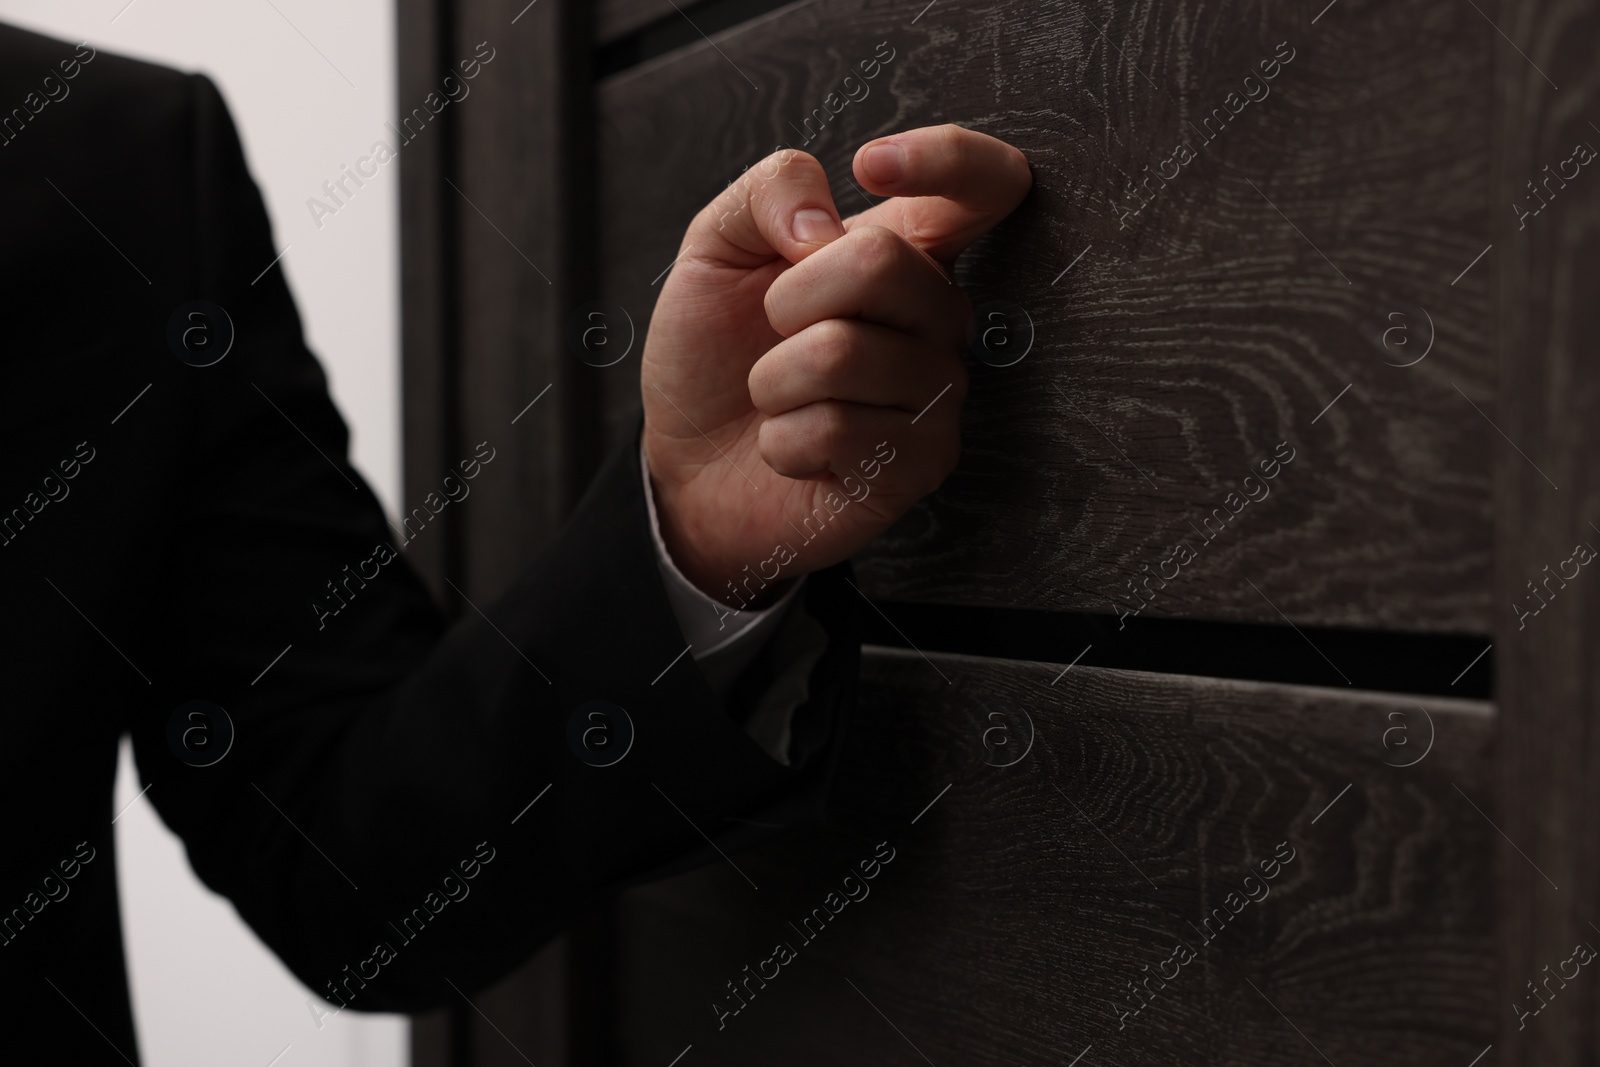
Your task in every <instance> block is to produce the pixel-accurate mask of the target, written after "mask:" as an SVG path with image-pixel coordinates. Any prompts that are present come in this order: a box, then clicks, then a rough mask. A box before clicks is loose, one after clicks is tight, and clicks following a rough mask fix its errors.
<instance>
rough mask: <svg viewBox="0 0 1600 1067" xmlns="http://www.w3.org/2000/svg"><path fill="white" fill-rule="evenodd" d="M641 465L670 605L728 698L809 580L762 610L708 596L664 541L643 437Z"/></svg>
mask: <svg viewBox="0 0 1600 1067" xmlns="http://www.w3.org/2000/svg"><path fill="white" fill-rule="evenodd" d="M639 469H640V473H641V474H642V475H643V477H644V502H645V507H646V509H647V510H648V511H649V513H650V536H651V538H652V540H653V541H654V542H655V548H656V564H657V565H658V566H659V567H660V569H661V582H662V585H663V586H664V587H665V589H666V593H667V603H669V604H670V605H671V606H672V614H673V616H674V617H676V618H677V620H678V627H679V629H681V630H682V631H683V636H684V639H685V640H686V641H688V642H689V653H690V655H691V656H693V657H694V660H695V662H696V663H698V664H699V665H700V669H701V673H703V674H704V675H705V676H706V680H707V681H709V682H710V683H711V688H712V690H713V691H715V692H716V694H717V696H719V697H724V696H726V695H727V693H728V690H730V689H731V688H732V687H733V683H734V681H735V679H737V678H738V677H739V675H740V674H741V673H742V672H743V671H744V669H745V668H746V667H748V666H749V665H750V661H751V660H752V659H754V658H755V656H756V653H757V652H759V651H761V646H762V645H763V644H764V643H765V642H766V641H767V640H768V639H769V638H770V637H771V636H772V634H773V633H774V632H775V631H776V630H777V629H778V627H779V625H780V624H781V623H782V622H783V619H784V617H785V616H786V615H787V614H788V612H789V609H790V607H791V606H792V605H793V604H794V602H795V599H796V598H797V596H798V595H799V592H800V590H801V588H802V587H804V585H805V578H804V577H803V576H802V577H801V578H800V579H799V580H798V581H796V582H795V583H794V585H793V586H791V587H790V588H789V589H788V590H787V591H786V592H785V593H784V594H783V596H781V597H779V598H778V601H777V602H776V603H775V604H773V605H771V606H770V607H766V608H762V609H760V610H757V609H754V608H745V609H742V610H741V609H739V608H730V607H728V606H727V605H725V604H723V603H721V602H720V601H718V600H716V599H714V598H712V597H709V596H707V595H706V594H705V593H703V592H701V591H700V589H699V588H698V587H697V586H696V585H695V584H694V583H693V582H691V581H689V579H688V578H685V577H684V576H683V572H682V571H680V570H678V566H677V564H675V563H673V561H672V554H671V553H669V552H668V551H667V545H666V542H665V541H663V540H662V539H661V521H660V518H659V516H658V514H657V512H656V497H655V490H654V488H653V487H652V486H651V484H650V463H649V461H648V460H647V459H646V458H645V452H644V442H643V441H641V442H640V443H639Z"/></svg>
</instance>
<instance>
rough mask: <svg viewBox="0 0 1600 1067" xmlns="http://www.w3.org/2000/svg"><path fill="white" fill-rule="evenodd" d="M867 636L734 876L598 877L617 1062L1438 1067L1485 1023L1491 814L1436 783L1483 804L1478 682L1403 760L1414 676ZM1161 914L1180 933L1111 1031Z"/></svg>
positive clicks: (1413, 714) (1420, 721) (710, 871)
mask: <svg viewBox="0 0 1600 1067" xmlns="http://www.w3.org/2000/svg"><path fill="white" fill-rule="evenodd" d="M868 652H869V655H868V656H867V659H866V663H865V665H864V668H863V674H864V689H863V698H862V703H861V706H860V708H859V710H858V713H857V715H856V717H855V720H854V723H853V726H852V732H851V734H850V737H849V740H848V745H847V752H846V756H845V761H844V764H843V767H842V769H841V771H840V774H839V779H838V784H837V786H836V794H835V798H834V801H833V804H832V806H831V815H830V818H829V820H828V823H827V824H826V825H825V826H823V827H820V828H813V829H811V830H808V831H803V832H800V831H795V832H790V833H788V834H786V835H784V836H782V837H779V838H776V839H774V840H772V841H770V842H768V843H767V844H765V845H762V846H759V847H757V848H756V849H753V850H750V851H746V852H740V853H737V854H735V855H734V856H732V857H731V861H732V862H733V863H736V864H737V865H738V867H739V869H740V871H742V872H743V873H744V875H747V876H748V877H749V878H750V879H751V880H752V881H753V882H754V883H755V885H757V886H759V889H757V890H753V889H752V888H751V885H750V884H749V883H748V882H746V881H745V879H744V877H741V875H740V874H739V873H736V872H735V871H734V870H733V869H732V868H731V866H730V864H725V863H717V864H715V865H713V866H711V867H708V868H705V869H703V870H701V871H697V872H694V873H691V874H689V875H684V876H681V877H679V878H677V879H674V880H671V881H668V882H665V883H661V884H659V885H655V886H649V887H643V888H640V889H636V890H632V891H630V892H629V893H628V894H627V895H626V896H625V897H624V898H623V900H622V903H621V910H622V915H623V925H622V934H623V936H622V939H621V944H622V946H623V962H622V978H623V980H622V986H621V994H620V997H621V1000H620V1003H621V1011H622V1014H623V1016H624V1018H626V1019H627V1020H629V1021H628V1025H627V1027H626V1029H625V1031H624V1033H623V1035H622V1041H623V1045H624V1059H623V1062H625V1063H627V1064H637V1065H641V1067H642V1065H653V1067H660V1065H664V1064H666V1063H668V1062H669V1061H671V1059H672V1058H673V1056H675V1055H677V1054H678V1053H679V1052H680V1051H682V1050H683V1049H684V1048H685V1046H687V1045H690V1044H692V1045H693V1046H694V1050H693V1052H692V1053H691V1054H690V1055H691V1056H692V1057H693V1062H695V1063H698V1064H750V1063H762V1064H773V1065H787V1064H796V1065H799V1064H805V1065H808V1067H810V1065H815V1064H818V1063H827V1064H835V1065H838V1067H851V1065H855V1064H861V1065H866V1064H873V1065H877V1064H884V1063H914V1062H922V1059H921V1058H919V1055H918V1053H919V1052H920V1054H921V1057H925V1058H926V1059H927V1060H928V1061H929V1062H932V1063H935V1064H964V1065H980V1067H981V1065H991V1064H992V1065H1000V1064H1005V1065H1008V1067H1015V1065H1033V1064H1038V1065H1045V1064H1049V1065H1053V1067H1058V1065H1062V1064H1067V1063H1070V1062H1072V1061H1073V1058H1074V1057H1075V1056H1077V1055H1078V1054H1079V1053H1081V1052H1083V1050H1084V1049H1085V1048H1086V1047H1088V1046H1093V1050H1094V1051H1093V1052H1092V1053H1090V1055H1089V1056H1087V1057H1085V1059H1084V1060H1083V1062H1084V1063H1098V1064H1117V1065H1132V1064H1161V1065H1170V1064H1173V1063H1186V1064H1229V1065H1247V1067H1257V1065H1265V1064H1284V1065H1289V1064H1294V1065H1304V1064H1307V1063H1313V1062H1322V1060H1321V1059H1320V1058H1319V1056H1318V1054H1317V1052H1315V1051H1313V1049H1312V1047H1309V1046H1311V1045H1312V1044H1314V1046H1315V1048H1316V1049H1318V1050H1320V1051H1321V1053H1323V1054H1325V1055H1326V1056H1327V1057H1328V1058H1329V1059H1330V1060H1331V1061H1332V1062H1333V1063H1335V1064H1339V1065H1341V1067H1342V1065H1345V1064H1353V1063H1366V1064H1456V1065H1463V1067H1464V1065H1465V1064H1467V1063H1468V1062H1470V1061H1471V1060H1472V1057H1473V1056H1475V1055H1477V1054H1478V1053H1479V1052H1480V1051H1481V1050H1482V1049H1483V1048H1484V1046H1485V1045H1486V1044H1488V1043H1489V1042H1490V1041H1492V1040H1494V1021H1493V1020H1492V1018H1491V1017H1490V1016H1489V1014H1488V1005H1489V1001H1490V998H1491V990H1492V986H1493V962H1494V937H1493V928H1492V922H1493V902H1492V892H1491V868H1492V858H1491V857H1492V852H1493V849H1492V846H1491V844H1490V841H1489V838H1490V837H1491V836H1492V834H1493V831H1492V829H1491V828H1490V826H1489V824H1488V822H1487V821H1486V820H1485V819H1484V817H1483V816H1482V815H1480V814H1479V813H1478V812H1477V811H1475V810H1474V808H1473V807H1472V805H1471V804H1469V803H1468V802H1467V800H1466V799H1465V796H1464V795H1463V793H1460V792H1458V791H1457V790H1456V788H1455V786H1458V785H1459V786H1460V788H1461V789H1462V790H1464V791H1465V794H1467V795H1471V796H1472V797H1473V798H1474V801H1475V802H1476V803H1478V804H1480V805H1484V804H1487V803H1488V802H1487V799H1486V798H1485V797H1484V795H1483V794H1484V782H1485V780H1486V778H1487V777H1488V775H1489V773H1490V771H1489V767H1488V758H1487V757H1488V752H1487V748H1488V742H1489V737H1490V733H1491V728H1492V718H1493V714H1492V709H1491V707H1490V706H1489V705H1486V704H1478V703H1471V702H1466V701H1444V700H1434V699H1430V700H1427V701H1426V702H1425V705H1426V709H1427V711H1428V713H1429V715H1431V719H1432V723H1433V725H1434V727H1435V729H1436V735H1435V736H1436V742H1435V744H1434V746H1433V748H1432V750H1431V752H1430V753H1429V754H1428V756H1427V757H1426V758H1424V759H1422V760H1421V761H1420V762H1418V763H1417V764H1416V765H1414V766H1410V767H1405V768H1402V767H1397V766H1393V765H1391V764H1394V763H1399V762H1409V761H1411V760H1414V759H1415V758H1416V754H1418V753H1420V751H1421V744H1422V741H1423V736H1422V734H1423V729H1424V718H1423V716H1422V715H1421V714H1420V712H1419V708H1418V705H1417V704H1416V703H1414V702H1412V701H1410V700H1401V699H1395V698H1390V697H1386V696H1383V695H1379V694H1371V693H1360V692H1355V693H1351V692H1333V691H1327V690H1314V689H1306V688H1294V687H1285V686H1272V685H1258V684H1252V683H1242V682H1224V681H1216V680H1208V679H1198V678H1185V677H1172V676H1157V675H1144V674H1137V673H1131V672H1117V671H1104V670H1096V669H1086V668H1081V667H1080V668H1075V669H1073V670H1072V671H1071V672H1069V673H1068V674H1066V675H1065V676H1063V677H1061V678H1060V680H1059V681H1058V682H1057V683H1056V684H1055V685H1053V686H1052V685H1051V679H1052V678H1055V677H1056V676H1057V675H1058V673H1059V671H1060V670H1061V667H1060V665H1054V664H1041V663H1027V662H1017V661H1002V660H981V659H973V658H965V657H959V656H938V657H935V658H934V660H933V661H932V663H931V664H930V662H928V661H925V660H924V659H922V658H921V657H919V656H918V655H917V654H916V653H909V652H907V653H901V652H890V651H888V650H874V649H869V650H868ZM947 678H948V683H947V681H946V679H947ZM1005 706H1010V707H1012V708H1020V709H1022V710H1023V711H1025V712H1027V713H1028V715H1029V716H1030V717H1031V720H1032V723H1033V727H1034V743H1033V746H1032V749H1031V750H1030V751H1029V752H1028V754H1027V756H1026V757H1025V758H1023V759H1022V760H1021V761H1020V762H1017V763H1015V764H1013V765H1011V766H1006V767H997V766H992V765H990V764H989V763H987V762H985V759H984V752H985V749H984V747H983V746H982V744H981V743H980V736H981V735H980V730H981V729H982V728H983V727H984V726H986V725H989V723H988V722H987V721H985V719H984V716H986V715H987V714H988V712H990V711H993V710H995V709H998V708H1002V707H1005ZM1397 714H1398V715H1399V716H1401V718H1396V717H1395V716H1396V715H1397ZM1397 725H1399V726H1403V727H1404V728H1405V729H1407V730H1409V731H1411V733H1410V740H1411V743H1412V747H1411V748H1410V749H1409V750H1407V749H1406V748H1405V747H1404V746H1402V745H1400V744H1398V737H1399V735H1391V736H1390V741H1391V746H1390V747H1389V748H1387V749H1386V748H1385V747H1384V743H1383V742H1384V731H1385V730H1388V729H1391V728H1394V727H1396V726H1397ZM1012 736H1013V737H1014V738H1015V737H1016V736H1018V735H1016V734H1013V735H1012ZM947 785H948V786H949V789H948V792H942V791H943V790H945V788H946V786H947ZM1347 785H1348V786H1349V787H1350V788H1349V790H1348V792H1345V791H1344V790H1345V788H1346V786H1347ZM936 798H937V800H936ZM935 800H936V802H934V803H932V806H931V807H928V805H929V804H930V802H933V801H935ZM925 808H927V810H926V812H925V813H924V814H921V815H920V817H919V812H923V811H924V809H925ZM913 820H915V822H913ZM882 841H887V842H889V846H890V847H891V848H892V849H894V850H895V858H894V859H893V861H892V862H891V863H889V864H888V865H886V866H884V867H883V868H882V869H881V870H880V871H879V872H878V875H877V877H876V878H875V879H874V880H872V881H871V882H869V883H867V885H868V886H869V887H870V893H869V895H867V896H866V897H865V898H864V899H860V900H858V901H857V902H854V903H850V904H848V905H845V906H844V907H843V909H842V911H841V913H840V914H839V915H838V917H837V918H836V919H834V920H833V921H832V922H830V923H829V924H827V925H826V926H824V927H823V928H822V929H821V932H820V933H815V934H814V940H812V941H811V942H809V943H807V942H805V940H804V939H803V938H802V937H801V936H800V935H799V934H798V933H797V932H796V930H795V928H792V927H791V926H790V925H789V924H790V923H791V922H794V923H799V922H800V921H801V920H802V919H803V918H804V917H805V916H806V915H807V914H808V913H809V912H810V910H811V909H812V908H814V907H818V906H823V905H824V903H825V897H826V894H827V893H828V892H829V891H830V890H835V891H836V890H839V889H840V888H841V886H842V885H843V882H842V879H843V876H844V875H845V874H847V873H849V871H850V869H851V868H852V867H853V866H854V865H855V864H856V863H857V861H859V860H861V859H866V858H871V857H872V856H873V855H874V851H875V847H876V845H877V843H878V842H882ZM1284 841H1287V842H1289V843H1290V845H1291V847H1292V848H1293V850H1294V852H1295V855H1294V858H1293V859H1292V860H1291V861H1289V862H1287V863H1285V864H1283V865H1282V867H1281V868H1280V869H1279V870H1278V871H1277V872H1276V873H1277V877H1276V879H1275V880H1273V881H1270V882H1267V883H1264V884H1265V885H1266V886H1267V888H1268V889H1269V893H1268V895H1266V896H1265V897H1264V898H1262V899H1260V900H1259V902H1256V903H1248V904H1245V905H1243V907H1242V908H1241V909H1240V910H1239V913H1238V914H1237V917H1234V918H1231V919H1230V920H1229V921H1228V923H1227V924H1224V925H1221V926H1220V928H1219V927H1218V925H1216V920H1213V926H1212V927H1211V930H1210V933H1211V936H1212V938H1213V939H1212V940H1211V941H1209V943H1208V942H1207V941H1206V940H1205V938H1204V937H1203V936H1202V935H1200V934H1199V933H1197V931H1196V929H1195V928H1194V927H1191V926H1190V925H1189V924H1191V923H1193V924H1195V925H1196V926H1198V925H1200V924H1202V923H1204V922H1205V921H1206V918H1207V916H1208V915H1210V914H1211V909H1213V908H1218V907H1223V908H1224V909H1225V911H1226V909H1227V907H1229V906H1231V905H1229V903H1228V894H1229V893H1231V892H1239V893H1240V894H1241V895H1242V894H1243V892H1244V891H1245V890H1246V889H1249V891H1250V892H1252V893H1254V894H1256V895H1257V896H1260V894H1261V889H1260V888H1257V887H1252V886H1246V885H1245V883H1244V879H1245V877H1246V875H1247V874H1249V873H1250V871H1251V870H1252V869H1255V868H1256V867H1257V865H1258V864H1259V863H1260V861H1262V860H1264V859H1267V858H1269V857H1271V856H1272V855H1273V853H1274V850H1275V849H1276V847H1277V846H1278V845H1279V843H1280V842H1284ZM853 891H854V892H856V893H857V894H858V895H859V893H860V890H859V889H856V890H853ZM1236 899H1237V898H1236ZM1179 939H1182V940H1184V941H1186V942H1187V943H1188V944H1189V945H1190V946H1191V947H1192V949H1193V950H1194V952H1195V958H1194V959H1193V960H1192V961H1191V962H1189V963H1187V965H1185V966H1182V967H1181V968H1178V970H1177V974H1176V976H1175V977H1172V978H1171V981H1170V982H1169V983H1168V987H1167V988H1166V989H1164V990H1160V989H1159V988H1158V987H1157V986H1155V985H1154V984H1152V987H1151V988H1152V989H1157V990H1158V995H1157V996H1156V997H1155V999H1154V1000H1152V1001H1151V1002H1150V1003H1149V1005H1148V1006H1147V1007H1145V1008H1144V1009H1143V1010H1142V1012H1140V1013H1139V1014H1138V1015H1135V1016H1131V1017H1130V1018H1129V1019H1127V1020H1126V1021H1125V1027H1123V1028H1121V1029H1119V1026H1121V1025H1122V1020H1119V1015H1118V1009H1116V1008H1114V1007H1113V1002H1115V1003H1118V1004H1121V1005H1122V1009H1123V1010H1131V1009H1132V1008H1133V1007H1134V1006H1135V1004H1136V1003H1137V1002H1136V1001H1135V1000H1134V998H1133V996H1132V995H1131V994H1130V993H1129V991H1128V988H1127V983H1128V982H1129V981H1130V980H1131V981H1141V980H1142V979H1143V978H1144V977H1145V976H1146V975H1147V974H1149V973H1150V972H1149V971H1145V970H1143V968H1144V967H1146V966H1148V967H1149V968H1150V969H1151V971H1155V970H1157V969H1159V968H1160V967H1161V966H1162V961H1163V960H1165V959H1167V958H1168V957H1170V956H1171V954H1172V951H1173V948H1174V945H1175V943H1176V942H1177V941H1178V940H1179ZM780 941H787V942H790V943H792V945H793V946H794V948H795V949H796V951H797V957H796V958H795V959H794V960H793V961H792V962H790V963H788V964H787V965H786V966H783V967H781V968H780V970H779V974H778V977H776V978H774V979H773V980H772V981H771V982H770V983H769V984H768V986H767V988H765V989H761V988H759V987H757V986H754V985H752V986H751V987H750V988H751V989H752V990H754V996H753V997H752V998H751V999H750V1001H749V1003H748V1005H747V1006H746V1007H745V1008H744V1009H743V1010H742V1012H740V1013H739V1014H737V1015H733V1016H731V1017H729V1018H727V1019H725V1020H723V1021H724V1023H725V1027H724V1028H723V1029H721V1030H719V1029H718V1025H717V1023H718V1015H717V1013H716V1012H715V1011H714V1010H713V1008H712V1007H711V1004H712V1001H713V999H718V1000H721V1001H723V1002H724V1007H732V1006H734V1005H735V1002H734V1000H733V998H732V997H731V996H730V995H729V993H728V991H727V989H726V988H725V985H724V983H726V982H728V981H732V980H738V979H742V978H743V974H742V968H743V967H744V966H745V965H746V964H749V965H750V966H751V967H752V968H755V967H758V966H759V965H760V962H761V961H762V960H763V958H766V957H769V956H771V955H772V953H773V946H774V943H775V942H780ZM1172 970H1173V968H1172V966H1171V965H1167V973H1168V975H1169V976H1171V974H1172ZM768 972H769V973H770V968H768ZM1252 985H1253V986H1254V987H1255V988H1254V989H1253V988H1252ZM1280 1012H1281V1013H1282V1014H1280ZM1291 1023H1292V1025H1291ZM1295 1028H1298V1030H1299V1033H1297V1032H1296V1029H1295ZM1302 1035H1303V1036H1302ZM912 1045H914V1046H915V1051H914V1050H913V1048H912V1047H911V1046H912ZM685 1062H688V1061H687V1060H686V1061H685Z"/></svg>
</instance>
